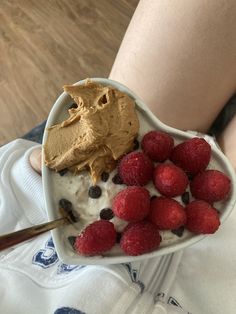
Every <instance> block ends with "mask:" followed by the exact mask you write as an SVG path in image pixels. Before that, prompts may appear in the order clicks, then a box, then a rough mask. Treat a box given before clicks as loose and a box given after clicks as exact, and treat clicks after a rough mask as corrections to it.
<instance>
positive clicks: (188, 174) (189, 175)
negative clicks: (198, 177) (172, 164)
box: [187, 173, 194, 181]
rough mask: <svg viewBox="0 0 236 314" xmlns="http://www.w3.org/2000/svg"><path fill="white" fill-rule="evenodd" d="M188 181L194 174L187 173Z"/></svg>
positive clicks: (191, 179)
mask: <svg viewBox="0 0 236 314" xmlns="http://www.w3.org/2000/svg"><path fill="white" fill-rule="evenodd" d="M187 176H188V179H189V181H193V178H194V175H192V174H190V173H187Z"/></svg>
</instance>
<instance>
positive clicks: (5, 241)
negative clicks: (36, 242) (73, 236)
mask: <svg viewBox="0 0 236 314" xmlns="http://www.w3.org/2000/svg"><path fill="white" fill-rule="evenodd" d="M68 223H69V222H68V219H67V218H66V217H63V218H59V219H56V220H53V221H49V222H46V223H43V224H41V225H36V226H33V227H30V228H26V229H23V230H19V231H15V232H12V233H8V234H4V235H2V236H0V251H2V250H5V249H7V248H9V247H11V246H13V245H15V244H18V243H21V242H24V241H26V240H29V239H31V238H33V237H36V236H37V235H39V234H41V233H44V232H46V231H49V230H52V229H54V228H57V227H59V226H62V225H65V224H68Z"/></svg>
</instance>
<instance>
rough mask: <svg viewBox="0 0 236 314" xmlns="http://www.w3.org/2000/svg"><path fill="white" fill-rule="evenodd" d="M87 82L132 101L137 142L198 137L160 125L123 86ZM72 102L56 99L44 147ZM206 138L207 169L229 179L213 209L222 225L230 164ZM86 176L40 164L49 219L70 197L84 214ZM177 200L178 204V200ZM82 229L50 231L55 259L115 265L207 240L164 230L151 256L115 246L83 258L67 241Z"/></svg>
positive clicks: (109, 186) (108, 186)
mask: <svg viewBox="0 0 236 314" xmlns="http://www.w3.org/2000/svg"><path fill="white" fill-rule="evenodd" d="M90 80H91V81H93V82H97V83H100V84H102V85H109V86H112V87H114V88H116V89H118V90H120V91H121V92H124V93H126V94H128V95H129V96H130V97H131V98H133V99H134V100H135V103H136V110H137V114H138V117H139V121H140V134H139V139H141V137H142V136H143V135H144V133H146V132H148V131H150V130H160V131H164V132H167V133H169V134H170V135H171V136H172V137H173V138H174V140H175V145H176V144H178V143H180V142H183V141H185V140H187V139H190V138H193V137H195V136H199V135H196V133H192V132H184V131H180V130H177V129H174V128H172V127H169V126H167V125H165V124H163V123H162V122H161V121H159V120H158V118H157V117H156V116H155V115H154V114H153V113H152V112H151V111H150V110H149V109H148V108H147V106H146V105H145V104H144V103H143V101H142V100H141V99H140V98H139V97H138V96H136V95H135V94H134V93H133V92H132V91H130V90H129V89H128V88H127V87H125V86H124V85H122V84H120V83H118V82H116V81H113V80H109V79H104V78H91V79H90ZM85 82H86V80H82V81H79V82H78V83H76V84H75V85H80V84H85ZM72 103H73V100H72V98H71V97H70V96H69V95H68V94H67V93H65V92H63V93H62V94H61V95H60V96H59V98H58V99H57V100H56V102H55V104H54V105H53V107H52V110H51V112H50V114H49V117H48V120H47V124H46V128H45V132H44V137H43V145H44V144H45V142H46V140H47V136H48V130H47V128H49V127H51V126H52V125H54V124H57V123H59V122H62V121H63V120H64V119H66V118H67V117H68V112H67V110H68V108H69V107H70V106H71V104H72ZM201 136H202V137H204V135H200V137H201ZM205 139H206V141H208V143H209V144H210V145H211V148H212V157H211V161H210V164H209V166H208V168H209V169H217V170H220V171H222V172H223V173H225V174H226V175H227V176H228V177H229V178H230V179H231V192H230V195H229V197H228V198H227V199H226V200H224V201H221V202H217V203H215V204H214V206H215V207H216V208H217V210H219V212H220V214H219V215H220V221H221V224H222V223H223V222H224V221H225V220H226V218H227V217H228V216H229V214H230V212H231V211H232V209H233V208H234V205H235V201H236V191H235V173H234V169H233V167H232V166H231V164H230V162H229V161H228V159H227V158H226V157H225V155H224V154H223V153H222V152H221V150H220V149H219V148H218V147H217V145H216V144H215V142H214V140H212V138H210V137H207V136H206V137H205ZM86 175H87V176H88V174H84V173H81V174H80V175H77V176H73V175H71V174H66V175H65V176H60V175H59V174H58V173H56V172H55V171H52V170H50V169H48V168H47V167H46V166H45V164H44V162H43V164H42V181H43V191H44V198H45V205H46V211H47V215H48V219H49V220H54V219H57V218H59V217H60V213H59V210H58V202H59V200H60V199H61V198H67V199H68V198H69V200H70V201H71V202H72V204H73V207H74V209H75V210H76V211H78V212H79V213H80V210H82V209H81V208H82V205H81V204H82V203H83V204H85V207H84V208H83V210H85V211H86V200H84V199H82V194H81V193H82V191H86V195H87V191H88V190H87V189H88V187H89V186H87V185H86V184H88V183H87V182H88V180H87V181H86V180H84V178H85V176H86ZM99 185H100V183H99ZM101 188H102V190H103V193H105V194H106V193H108V194H106V195H109V193H112V192H114V191H115V189H116V186H115V184H113V183H112V181H111V179H109V180H108V182H106V183H103V182H101ZM122 188H125V186H124V185H123V186H119V189H122ZM104 191H105V192H104ZM149 191H150V193H151V195H152V193H155V194H156V195H158V192H157V191H155V189H153V187H151V188H150V189H149ZM116 192H117V191H116ZM83 195H84V194H83ZM176 199H177V200H179V201H181V200H180V197H179V198H176ZM89 202H90V203H89ZM91 202H92V203H91ZM99 202H100V201H99V200H97V199H96V200H94V199H93V200H88V211H89V210H90V209H91V207H92V208H93V207H94V208H95V207H96V206H97V207H98V208H99V206H102V205H103V204H102V203H101V204H100V203H99ZM89 208H90V209H89ZM102 208H104V207H102ZM100 209H101V207H100ZM98 212H99V209H98ZM98 215H99V214H98ZM92 216H93V214H91V217H92ZM98 217H99V216H97V219H98ZM93 218H94V217H93ZM94 220H96V218H95V219H94ZM83 228H84V226H83V224H81V223H80V222H78V223H77V224H75V225H68V226H64V227H60V228H58V229H54V230H53V231H51V232H52V238H53V241H54V244H55V248H56V251H57V254H58V257H59V259H60V260H62V261H63V262H64V263H67V264H72V265H78V264H83V265H86V264H100V265H105V264H117V263H126V262H131V261H138V260H142V259H147V258H152V257H155V256H160V255H164V254H169V253H172V252H175V251H178V250H181V249H184V248H187V247H189V246H191V245H193V244H194V243H196V242H198V241H200V240H202V239H204V238H205V237H206V235H194V234H192V233H190V232H188V231H187V230H185V231H184V233H183V235H182V236H181V237H179V236H177V235H175V234H173V233H172V232H171V231H164V232H161V236H162V242H161V245H160V247H159V248H158V249H157V250H155V251H153V252H151V253H147V254H143V255H139V256H127V255H125V254H124V253H123V252H122V251H121V249H120V248H119V245H118V244H116V245H115V247H114V248H113V249H112V250H110V251H109V252H107V253H106V254H103V255H102V256H92V257H86V256H82V255H79V254H78V253H76V252H75V250H74V249H73V247H72V245H71V244H70V242H69V241H68V237H69V236H72V237H73V236H76V235H78V234H79V233H80V232H81V230H82V229H83ZM211 236H214V235H211Z"/></svg>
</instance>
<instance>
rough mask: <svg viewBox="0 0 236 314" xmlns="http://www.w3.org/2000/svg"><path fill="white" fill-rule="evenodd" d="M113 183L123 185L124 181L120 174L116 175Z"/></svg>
mask: <svg viewBox="0 0 236 314" xmlns="http://www.w3.org/2000/svg"><path fill="white" fill-rule="evenodd" d="M112 182H113V183H115V184H123V181H122V179H121V177H120V176H119V174H118V173H117V174H116V175H114V177H113V178H112Z"/></svg>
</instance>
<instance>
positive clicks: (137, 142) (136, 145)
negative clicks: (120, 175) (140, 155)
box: [133, 139, 139, 150]
mask: <svg viewBox="0 0 236 314" xmlns="http://www.w3.org/2000/svg"><path fill="white" fill-rule="evenodd" d="M137 149H139V141H138V140H137V139H135V140H134V148H133V150H137Z"/></svg>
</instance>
